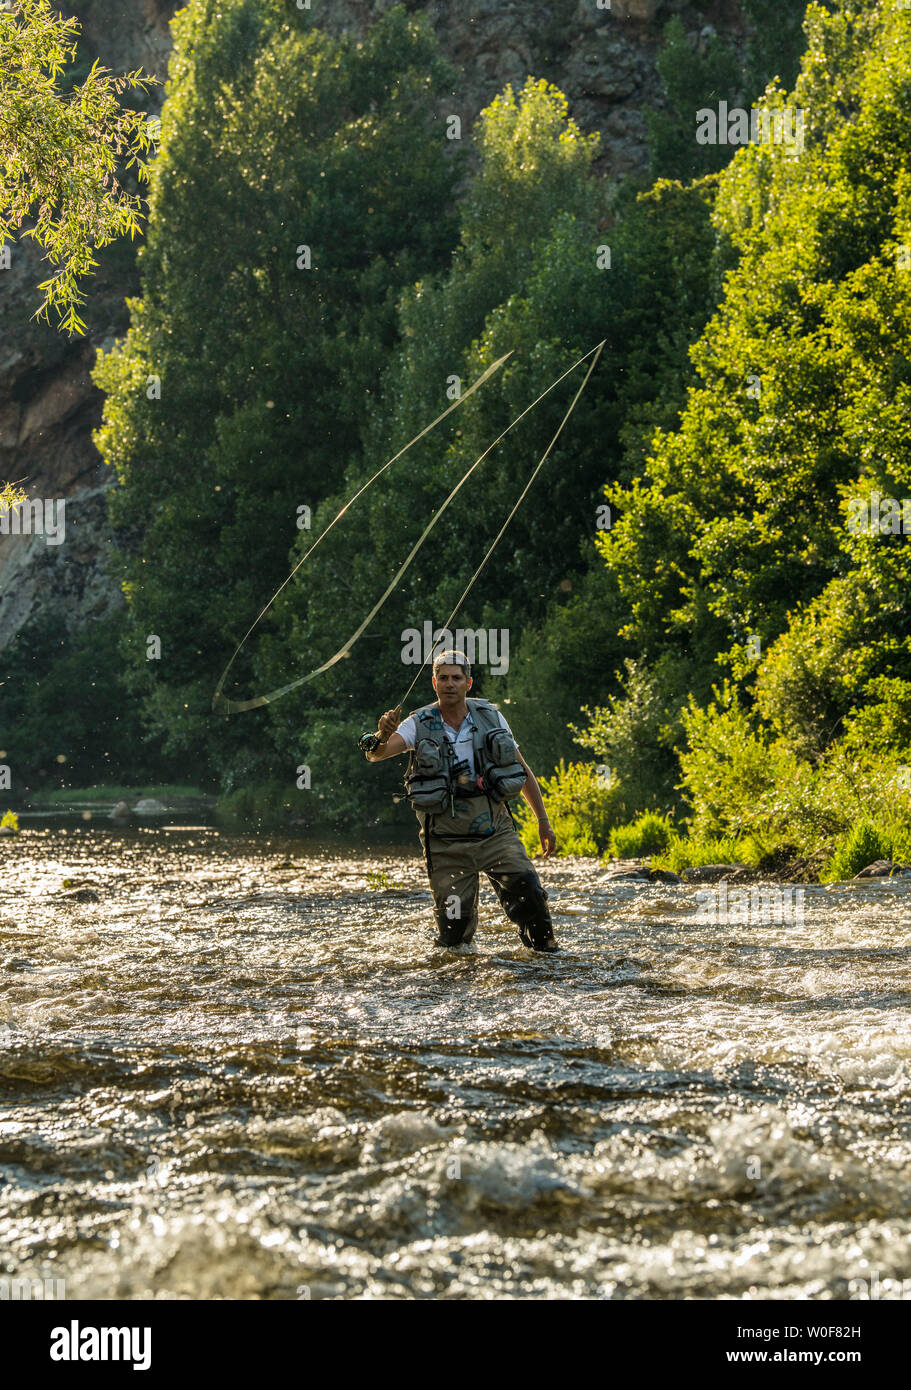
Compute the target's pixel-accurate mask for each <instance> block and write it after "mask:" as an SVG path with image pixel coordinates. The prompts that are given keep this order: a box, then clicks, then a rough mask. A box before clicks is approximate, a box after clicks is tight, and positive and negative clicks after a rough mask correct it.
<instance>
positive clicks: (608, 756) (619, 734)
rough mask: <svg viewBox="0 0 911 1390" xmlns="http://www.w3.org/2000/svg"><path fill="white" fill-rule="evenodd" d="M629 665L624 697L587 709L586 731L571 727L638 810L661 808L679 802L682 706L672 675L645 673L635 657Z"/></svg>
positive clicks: (615, 697)
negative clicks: (678, 745)
mask: <svg viewBox="0 0 911 1390" xmlns="http://www.w3.org/2000/svg"><path fill="white" fill-rule="evenodd" d="M625 665H626V679H625V683H624V685H623V686H622V688H621V691H620V693H619V694H617V695H614V696H611V697H610V699H609V700H608V703H607V704H606V705H604V706H601V707H599V708H595V709H591V708H590V707H589V706H588V705H583V707H582V713H583V714H584V715H587V717H588V725H587V727H586V728H584V729H579V728H577V727H576V726H575V725H570V728H571V729H572V731H573V733H574V734H575V742H576V743H578V744H579V746H580V747H582V748H589V749H591V751H592V752H593V753H595V755H596V756H597V757H599V758H600V759H602V760H603V762H604V763H606V764H607V766H608V767H610V768H611V770H612V772H613V773H614V775H615V776H617V777H618V778H619V780H620V781H621V782H622V784H623V790H624V795H625V797H626V799H627V801H628V802H629V804H630V806H631V807H632V808H633V809H634V810H636V811H644V810H646V809H649V808H651V809H660V808H661V807H664V806H667V805H668V804H673V803H674V802H676V801H677V797H676V794H675V786H674V784H675V778H676V776H677V772H678V768H677V761H676V758H675V756H674V743H675V741H676V738H677V735H678V728H679V715H680V701H679V699H675V698H674V696H673V694H672V693H671V692H672V691H673V689H674V679H673V673H672V672H669V671H668V670H664V671H658V670H653V671H649V670H646V669H645V668H644V667H643V666H642V665H641V664H640V663H639V662H637V661H634V660H632V659H631V658H627V660H626V663H625Z"/></svg>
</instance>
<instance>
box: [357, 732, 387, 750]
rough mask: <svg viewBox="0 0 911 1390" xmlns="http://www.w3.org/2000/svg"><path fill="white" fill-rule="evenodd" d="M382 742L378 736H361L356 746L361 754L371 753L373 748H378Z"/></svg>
mask: <svg viewBox="0 0 911 1390" xmlns="http://www.w3.org/2000/svg"><path fill="white" fill-rule="evenodd" d="M381 742H382V740H381V739H380V736H379V734H361V736H360V738H359V739H358V741H357V746H358V748H359V749H360V750H361V752H362V753H372V752H373V750H374V748H378V747H379V745H380V743H381Z"/></svg>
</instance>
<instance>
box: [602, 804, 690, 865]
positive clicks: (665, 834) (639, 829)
mask: <svg viewBox="0 0 911 1390" xmlns="http://www.w3.org/2000/svg"><path fill="white" fill-rule="evenodd" d="M673 833H674V832H673V830H672V828H671V823H670V821H669V820H668V818H667V816H659V815H656V813H655V812H654V811H645V812H644V813H643V814H642V815H641V816H640V817H639V819H638V820H634V821H631V822H630V823H629V824H628V825H618V826H617V828H616V829H615V830H612V831H611V836H610V847H609V849H608V853H607V857H608V858H609V859H641V858H643V857H644V856H645V855H649V854H660V853H661V852H662V851H663V850H666V849H667V847H668V845H669V844H670V841H671V837H672V836H673Z"/></svg>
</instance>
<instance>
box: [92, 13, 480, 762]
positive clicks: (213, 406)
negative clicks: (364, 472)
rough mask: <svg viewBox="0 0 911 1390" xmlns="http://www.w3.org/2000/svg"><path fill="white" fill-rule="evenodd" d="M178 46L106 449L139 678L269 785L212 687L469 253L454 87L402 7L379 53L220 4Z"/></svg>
mask: <svg viewBox="0 0 911 1390" xmlns="http://www.w3.org/2000/svg"><path fill="white" fill-rule="evenodd" d="M173 32H174V41H175V42H174V50H173V53H172V58H171V68H170V73H171V76H170V79H169V86H168V95H167V101H166V103H165V107H164V110H163V115H162V138H161V153H160V157H159V159H158V161H157V163H156V165H155V168H154V170H153V176H152V184H151V192H150V221H149V235H148V238H147V241H146V243H145V245H144V246H143V248H142V249H141V253H140V258H139V264H140V270H141V279H142V297H141V299H137V300H133V301H130V308H131V314H132V321H131V327H130V330H129V333H128V335H127V337H126V339H125V340H124V341H122V342H121V343H119V344H117V345H116V346H115V347H114V348H113V349H112V351H111V352H109V353H107V354H106V355H104V356H103V357H102V358H101V360H100V363H99V365H98V367H97V369H96V372H95V380H96V381H97V383H98V384H99V385H100V386H101V387H102V389H103V390H105V392H106V394H107V399H106V403H105V413H104V420H103V423H102V427H101V429H100V430H99V431H98V433H97V435H96V440H97V443H98V447H99V449H100V450H101V452H102V454H103V456H104V458H105V459H106V461H107V462H108V463H109V464H111V465H113V466H114V467H115V468H116V470H117V475H118V481H119V484H120V486H119V487H118V488H116V489H114V490H113V494H112V497H111V516H112V519H113V521H114V523H115V525H116V527H117V528H118V533H117V534H118V538H119V541H120V546H119V551H118V556H117V560H118V563H119V565H120V567H121V568H120V573H121V576H122V582H123V585H124V589H125V592H126V594H127V597H128V601H129V604H130V609H131V614H132V618H133V623H134V627H133V640H132V642H131V643H128V645H127V653H126V655H127V659H128V674H127V679H128V681H129V682H130V685H131V689H132V690H133V692H134V694H135V695H136V697H137V698H140V699H141V700H142V702H143V707H144V709H145V711H146V715H147V718H148V720H149V722H150V727H151V728H152V729H153V730H155V731H158V732H160V733H162V734H163V735H164V736H165V738H166V740H167V742H166V747H167V748H168V749H182V750H186V751H188V752H191V754H192V756H193V757H194V758H195V759H198V760H199V763H200V765H201V767H202V769H203V770H204V769H205V768H206V767H212V766H215V767H217V768H218V769H219V771H220V772H221V773H222V775H223V776H224V777H225V779H226V781H227V780H229V779H230V777H233V775H234V771H233V769H234V768H235V766H238V767H239V766H240V762H239V761H235V760H239V759H240V758H241V749H242V748H243V747H244V746H247V745H251V744H252V745H253V746H254V747H256V748H258V749H259V750H260V753H259V754H258V757H257V759H256V760H254V762H253V763H251V764H248V765H247V773H246V774H245V775H249V773H250V770H251V768H252V767H254V766H257V767H259V769H260V771H262V772H266V771H268V767H269V757H270V750H269V748H268V741H267V739H265V738H264V735H263V731H264V728H265V727H266V724H265V722H264V716H262V715H259V714H257V715H253V716H246V717H245V719H244V720H243V721H240V720H234V721H230V722H226V721H224V720H223V719H220V718H219V719H216V718H214V717H213V716H212V714H211V711H210V702H211V697H212V691H213V689H214V687H215V684H216V681H217V678H218V676H219V674H220V671H221V669H222V667H223V665H224V664H225V662H226V660H227V658H228V656H229V655H230V653H231V651H232V649H233V647H234V645H235V644H236V643H237V642H238V641H239V640H240V638H241V636H242V635H243V633H244V632H245V631H246V629H247V628H248V626H249V624H250V622H251V621H252V620H253V618H254V617H255V615H256V614H257V612H258V611H259V610H260V609H261V608H262V606H263V603H264V602H265V600H266V599H267V598H268V597H269V596H270V595H271V593H272V592H273V591H274V590H276V589H277V588H278V587H279V584H280V583H281V581H282V580H283V579H284V578H285V575H286V573H287V564H288V559H287V557H288V549H289V546H290V545H291V543H292V541H293V539H294V537H295V536H296V535H298V534H300V535H302V536H304V537H307V538H312V534H313V532H312V531H308V530H307V529H306V521H307V513H306V512H304V511H303V510H301V509H302V508H309V509H310V513H311V514H312V515H313V516H315V515H316V512H317V508H318V506H319V504H320V502H321V500H322V499H323V498H324V497H325V495H326V494H327V493H328V492H330V491H331V490H332V489H333V488H334V487H336V486H337V485H338V483H339V481H340V480H341V479H342V478H343V477H344V474H345V468H346V465H348V463H349V462H350V460H351V458H352V457H355V458H357V457H359V456H360V451H361V447H362V445H361V429H362V422H363V421H364V420H365V418H366V417H369V415H370V413H371V409H372V408H373V406H374V402H375V400H376V395H377V391H378V386H379V378H380V373H381V368H382V365H383V363H384V361H385V360H386V358H388V356H389V354H390V352H391V351H392V349H393V348H394V346H395V343H396V339H397V333H398V327H397V323H396V316H395V299H396V296H397V295H398V294H399V293H400V292H401V289H402V287H403V285H405V284H407V283H410V282H412V281H413V280H415V279H417V278H418V277H419V276H420V275H421V274H423V273H425V272H426V271H427V270H430V269H433V268H435V267H436V266H438V265H439V264H441V263H442V261H443V258H444V257H445V256H446V255H448V253H449V252H450V251H451V249H452V245H453V242H454V240H455V223H454V219H453V217H452V215H451V213H450V211H449V207H450V204H451V201H452V197H453V189H454V186H455V183H456V181H457V179H458V177H459V161H458V160H453V159H449V158H447V157H446V154H447V152H446V151H445V150H444V145H445V140H444V134H443V126H442V122H441V121H435V120H434V117H433V101H434V97H435V95H436V94H438V93H439V92H441V91H442V90H443V89H444V88H445V85H446V83H447V81H449V80H450V79H451V77H452V73H451V71H450V69H449V67H448V66H447V65H445V64H444V63H443V62H442V61H441V59H440V57H439V54H438V51H437V47H436V43H435V40H434V37H433V34H432V31H431V30H430V28H429V26H428V24H427V22H426V20H424V19H423V18H411V17H409V16H408V15H407V14H406V13H405V11H404V9H403V8H402V7H401V6H399V7H397V8H396V9H394V10H393V11H391V12H390V13H388V14H386V15H385V16H384V17H383V18H382V19H381V20H380V21H379V22H378V23H377V24H375V25H374V26H373V27H372V28H371V30H370V32H369V34H368V35H367V37H366V39H365V40H364V42H363V43H355V41H354V40H353V39H352V38H350V37H347V36H345V37H342V38H340V39H336V38H333V37H331V36H329V35H327V34H325V33H323V32H321V31H319V30H317V29H314V28H312V27H311V19H310V17H309V15H308V14H307V12H306V11H304V10H299V9H296V8H295V7H293V6H291V7H289V6H288V5H287V4H286V3H285V0H233V3H223V0H218V3H216V0H197V3H193V4H191V5H189V6H188V7H187V8H186V9H184V10H182V11H181V12H180V13H179V14H178V16H177V17H176V19H175V21H174V27H173ZM403 169H407V170H408V178H407V179H403V178H402V177H401V173H402V170H403ZM299 527H301V529H299ZM251 557H255V559H254V562H253V563H251ZM149 634H153V635H157V636H159V637H160V638H161V643H162V655H161V660H160V661H147V660H146V636H147V635H149ZM262 638H263V640H265V641H266V642H267V643H268V638H269V628H268V627H264V629H263V632H262ZM256 645H257V642H256V641H252V642H251V644H250V647H249V649H248V650H247V651H246V652H245V653H244V659H243V661H240V662H238V667H237V671H236V675H237V677H238V679H239V681H240V682H241V684H242V685H243V684H244V683H245V682H249V681H251V680H252V679H254V674H255V667H254V665H253V664H252V663H253V661H254V659H255V648H256ZM247 689H249V686H248V687H247ZM244 693H247V692H246V690H245V691H244ZM282 766H283V767H284V768H285V769H287V766H288V763H287V761H285V762H284V763H283V764H282Z"/></svg>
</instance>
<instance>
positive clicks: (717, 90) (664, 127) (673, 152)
mask: <svg viewBox="0 0 911 1390" xmlns="http://www.w3.org/2000/svg"><path fill="white" fill-rule="evenodd" d="M655 66H656V67H657V69H658V75H659V77H660V78H661V83H662V86H663V88H664V95H665V102H666V107H665V109H664V110H663V111H650V112H649V113H648V116H647V122H648V152H649V163H650V166H651V172H652V177H653V178H656V179H660V178H684V179H693V178H699V177H700V176H701V175H703V174H711V173H715V172H716V171H717V170H719V169H722V168H723V167H724V165H725V164H726V163H727V162H728V160H729V159H730V157H731V148H730V146H728V145H720V144H716V145H700V144H698V143H697V141H696V113H697V111H699V110H700V109H701V108H702V107H705V106H712V107H715V108H717V104H718V100H719V98H722V99H729V98H730V96H732V95H733V94H734V93H735V92H736V91H737V89H738V87H739V85H740V63H739V61H738V59H737V55H736V54H735V52H734V50H733V49H732V48H730V47H728V45H727V44H726V43H724V42H723V40H721V39H719V38H718V36H717V35H713V36H712V38H710V39H709V42H708V45H707V46H706V52H705V53H704V54H701V53H699V52H698V51H697V49H695V48H694V47H693V46H692V44H691V43H690V41H689V39H688V38H687V36H686V30H685V28H684V25H683V21H682V19H681V18H680V16H679V15H674V17H673V19H671V20H669V21H668V23H667V24H666V25H665V28H664V46H663V48H662V49H661V52H660V53H659V54H658V58H657V60H656V63H655Z"/></svg>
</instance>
